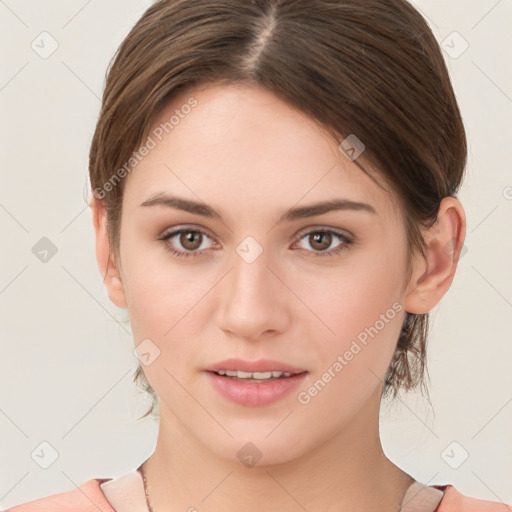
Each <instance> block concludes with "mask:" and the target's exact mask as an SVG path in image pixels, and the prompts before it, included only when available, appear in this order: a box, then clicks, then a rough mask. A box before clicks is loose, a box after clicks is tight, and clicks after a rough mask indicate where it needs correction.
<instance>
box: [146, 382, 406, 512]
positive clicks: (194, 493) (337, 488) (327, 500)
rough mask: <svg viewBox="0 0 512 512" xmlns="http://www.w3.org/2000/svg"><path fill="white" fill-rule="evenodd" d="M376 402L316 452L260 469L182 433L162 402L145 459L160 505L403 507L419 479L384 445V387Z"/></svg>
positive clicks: (169, 510) (272, 510)
mask: <svg viewBox="0 0 512 512" xmlns="http://www.w3.org/2000/svg"><path fill="white" fill-rule="evenodd" d="M377 400H378V403H377V407H374V405H375V402H376V401H377ZM370 402H371V403H368V404H367V406H366V407H365V408H363V409H362V410H361V411H360V413H359V414H358V415H357V416H356V417H355V418H353V419H352V421H351V422H350V423H349V424H347V425H346V426H345V427H344V428H343V430H342V431H341V432H337V433H335V435H333V436H332V437H331V438H329V439H326V440H324V441H323V442H321V443H319V445H318V446H317V447H316V448H315V449H314V450H313V451H310V452H308V453H305V454H303V455H301V456H300V457H296V458H294V459H293V460H291V461H287V462H283V463H280V464H273V465H267V466H259V465H256V466H253V467H245V466H243V465H242V464H240V463H239V462H238V461H232V460H229V459H226V458H219V457H217V456H216V455H215V454H212V453H211V451H209V450H208V449H207V448H206V447H204V445H202V444H201V443H200V441H199V440H197V439H195V438H192V437H191V436H190V434H189V433H188V432H186V431H182V430H181V429H180V428H179V425H178V423H177V421H176V418H175V417H174V416H172V415H171V414H170V413H169V411H168V410H167V409H165V408H162V404H161V408H160V429H159V434H158V440H157V446H156V449H155V451H154V453H153V455H151V457H150V458H149V459H148V460H147V461H146V462H145V463H144V471H145V473H146V477H147V482H148V487H149V501H150V504H151V508H152V511H153V512H174V511H178V510H181V511H183V510H190V511H194V510H196V509H197V510H202V509H203V508H205V507H207V508H208V510H222V511H225V512H231V511H238V510H246V511H248V512H252V511H259V510H261V504H262V501H263V500H264V503H265V510H266V511H267V512H277V511H280V512H281V511H282V510H295V509H296V510H304V509H305V510H326V511H331V510H332V511H335V510H336V511H339V510H351V511H353V512H358V511H361V512H363V511H367V510H379V511H381V512H397V511H398V510H400V504H401V503H402V499H403V496H404V494H405V492H406V490H407V488H408V487H409V486H410V485H411V484H412V483H413V482H414V479H413V478H412V477H411V476H410V475H408V474H407V473H405V472H404V471H402V470H401V469H400V468H398V467H397V466H395V465H394V464H393V463H392V462H391V461H390V460H389V459H388V458H387V457H386V456H385V454H384V452H383V450H382V446H381V443H380V438H379V431H378V430H379V429H378V413H379V407H378V404H379V403H380V390H379V394H378V395H377V393H376V394H375V396H374V397H373V399H372V400H370ZM372 405H373V407H372ZM375 411H376V414H375ZM177 425H178V426H177Z"/></svg>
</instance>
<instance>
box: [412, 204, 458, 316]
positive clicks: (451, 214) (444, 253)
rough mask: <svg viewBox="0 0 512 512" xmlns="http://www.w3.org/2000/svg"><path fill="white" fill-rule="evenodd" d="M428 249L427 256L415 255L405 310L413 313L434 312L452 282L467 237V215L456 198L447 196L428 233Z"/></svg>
mask: <svg viewBox="0 0 512 512" xmlns="http://www.w3.org/2000/svg"><path fill="white" fill-rule="evenodd" d="M424 236H425V241H426V242H427V245H428V249H427V250H426V255H425V258H423V257H422V255H421V254H418V255H416V256H415V258H414V262H413V271H412V277H411V280H410V282H409V285H408V288H407V292H406V296H405V302H404V305H405V309H406V311H407V312H409V313H414V314H423V313H427V312H428V311H430V310H431V309H432V308H433V307H434V306H435V305H436V304H437V303H438V302H439V301H440V300H441V298H442V297H443V295H444V294H445V293H446V292H447V291H448V289H449V288H450V285H451V284H452V281H453V277H454V275H455V270H456V269H457V263H458V260H459V258H460V254H461V251H462V249H463V246H464V239H465V237H466V215H465V213H464V208H463V207H462V205H461V203H460V202H459V201H458V200H457V199H455V198H454V197H445V198H444V199H443V200H442V201H441V204H440V205H439V211H438V214H437V221H436V223H435V224H434V225H433V226H432V227H431V228H430V229H429V230H428V231H427V232H426V233H425V235H424Z"/></svg>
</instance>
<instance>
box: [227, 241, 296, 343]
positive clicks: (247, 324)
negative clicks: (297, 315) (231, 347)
mask: <svg viewBox="0 0 512 512" xmlns="http://www.w3.org/2000/svg"><path fill="white" fill-rule="evenodd" d="M232 261H233V268H232V270H231V271H230V272H229V274H228V275H227V276H226V278H225V279H223V283H222V289H221V293H222V296H221V300H220V302H219V308H218V316H217V320H218V325H219V327H220V328H221V329H223V330H224V331H226V332H229V333H231V334H232V335H235V336H237V337H239V338H244V339H247V340H257V339H260V338H261V337H262V336H263V335H265V336H268V335H269V334H274V335H278V334H279V333H282V332H285V331H286V329H287V328H288V326H289V323H290V318H291V310H290V307H291V306H292V304H291V302H290V301H291V300H292V299H293V294H291V293H290V291H289V290H288V289H287V288H286V286H285V284H283V281H284V279H283V277H282V276H280V275H279V274H280V273H282V272H279V271H278V269H277V268H276V265H275V264H274V265H273V264H272V263H270V262H268V261H267V257H266V254H265V251H263V253H262V254H260V255H259V256H258V257H257V258H256V259H255V260H254V261H251V260H250V259H244V258H243V257H241V256H239V254H235V255H234V257H233V260H232Z"/></svg>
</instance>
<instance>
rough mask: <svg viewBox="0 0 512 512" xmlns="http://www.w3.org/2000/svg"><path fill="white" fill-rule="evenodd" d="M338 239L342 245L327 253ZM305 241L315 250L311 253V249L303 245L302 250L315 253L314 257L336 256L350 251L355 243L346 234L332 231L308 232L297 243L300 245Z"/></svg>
mask: <svg viewBox="0 0 512 512" xmlns="http://www.w3.org/2000/svg"><path fill="white" fill-rule="evenodd" d="M336 239H338V240H340V243H339V244H338V245H336V246H334V248H333V249H330V250H329V251H326V249H327V248H329V247H330V246H331V244H332V243H333V241H335V240H336ZM303 240H305V242H306V244H307V245H310V247H312V248H313V251H309V249H308V248H307V247H304V245H302V246H301V248H302V249H307V250H308V251H309V252H313V257H316V256H322V257H323V256H336V255H337V254H340V253H341V252H342V251H345V250H347V249H349V248H350V246H351V245H352V244H353V242H354V241H353V240H352V239H351V238H349V237H348V236H347V235H345V234H344V233H340V232H338V231H334V230H332V229H316V230H313V231H308V232H307V233H305V234H304V235H302V236H301V238H300V240H299V242H297V243H299V244H300V243H301V242H302V241H303Z"/></svg>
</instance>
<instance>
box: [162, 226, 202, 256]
mask: <svg viewBox="0 0 512 512" xmlns="http://www.w3.org/2000/svg"><path fill="white" fill-rule="evenodd" d="M205 237H206V238H210V237H209V236H208V234H207V233H206V232H205V231H202V230H201V229H193V228H181V229H177V230H175V231H171V232H170V233H168V234H166V235H165V236H164V237H163V238H161V241H162V242H163V244H164V248H165V249H166V250H167V251H169V252H170V253H171V254H172V255H174V256H176V257H177V258H190V257H196V256H201V254H202V253H201V252H199V251H200V250H203V249H208V248H209V247H208V246H206V247H205V246H204V243H203V242H204V241H205ZM174 238H176V241H175V242H173V243H171V241H172V239H174ZM176 244H179V246H181V247H182V248H183V249H184V250H180V249H176V247H175V245H176Z"/></svg>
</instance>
